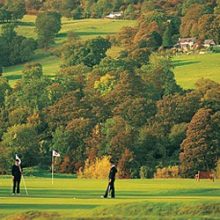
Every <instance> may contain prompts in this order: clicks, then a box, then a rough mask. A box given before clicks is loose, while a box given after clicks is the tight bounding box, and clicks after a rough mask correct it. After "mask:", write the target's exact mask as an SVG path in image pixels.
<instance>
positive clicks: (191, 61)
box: [173, 53, 220, 89]
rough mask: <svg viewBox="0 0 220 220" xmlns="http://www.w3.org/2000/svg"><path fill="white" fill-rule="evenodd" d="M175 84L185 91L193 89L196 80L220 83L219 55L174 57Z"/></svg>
mask: <svg viewBox="0 0 220 220" xmlns="http://www.w3.org/2000/svg"><path fill="white" fill-rule="evenodd" d="M173 60H174V62H173V63H174V66H175V68H174V73H175V76H176V80H177V83H178V84H179V85H181V86H182V87H183V88H185V89H189V88H194V84H195V82H196V81H197V80H198V79H201V78H208V79H211V80H214V81H216V82H220V54H218V53H217V54H197V55H181V56H176V57H174V59H173Z"/></svg>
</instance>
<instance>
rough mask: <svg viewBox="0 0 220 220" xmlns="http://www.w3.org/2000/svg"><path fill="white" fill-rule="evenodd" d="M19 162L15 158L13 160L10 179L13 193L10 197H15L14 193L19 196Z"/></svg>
mask: <svg viewBox="0 0 220 220" xmlns="http://www.w3.org/2000/svg"><path fill="white" fill-rule="evenodd" d="M20 164H21V160H19V159H18V158H17V157H16V159H15V164H14V165H13V166H12V170H11V173H12V179H13V193H12V195H15V191H16V193H17V195H20V182H21V175H22V170H21V166H20Z"/></svg>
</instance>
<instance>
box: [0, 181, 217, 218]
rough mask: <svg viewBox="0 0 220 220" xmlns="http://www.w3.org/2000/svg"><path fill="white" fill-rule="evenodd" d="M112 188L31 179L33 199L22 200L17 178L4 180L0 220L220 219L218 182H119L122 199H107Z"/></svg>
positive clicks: (99, 183) (103, 183)
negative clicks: (14, 186) (14, 190)
mask: <svg viewBox="0 0 220 220" xmlns="http://www.w3.org/2000/svg"><path fill="white" fill-rule="evenodd" d="M106 184H107V182H106V180H86V179H74V178H71V177H70V178H55V180H54V184H53V185H52V184H51V179H50V178H40V177H28V178H26V185H27V187H28V192H29V196H26V195H25V191H24V190H23V189H22V195H21V196H20V197H16V196H14V197H13V196H11V178H6V177H4V178H1V181H0V218H1V219H4V218H6V217H8V216H11V218H7V219H16V218H15V216H16V217H18V216H21V218H20V219H25V218H24V216H29V217H30V216H32V217H33V218H27V219H35V217H36V219H73V218H75V219H79V218H80V219H83V218H84V219H88V218H90V219H99V218H102V217H105V218H106V219H116V218H115V217H117V219H125V218H126V217H128V216H129V218H130V219H141V218H143V219H146V218H147V217H149V216H151V217H152V218H154V219H158V218H159V215H160V216H161V215H162V216H164V217H168V216H167V215H169V216H170V217H169V219H176V218H177V217H178V215H179V214H181V217H183V216H184V215H185V216H188V217H190V219H194V218H193V217H195V219H200V218H202V217H206V219H219V218H218V216H220V181H219V180H218V181H216V182H214V183H213V182H211V181H210V180H202V181H201V182H195V180H187V179H185V180H184V179H183V180H181V179H178V180H176V179H173V180H172V179H160V180H159V179H150V180H117V181H116V197H117V198H116V199H102V198H100V196H101V195H102V194H103V192H104V190H105V187H106ZM121 204H123V205H121ZM129 209H130V210H129ZM195 209H198V210H195ZM201 209H202V210H203V211H202V212H201ZM135 210H136V211H135ZM138 210H139V211H140V212H139V211H138ZM146 210H148V211H146ZM172 210H173V211H172ZM174 210H179V211H180V210H181V212H180V213H178V212H177V211H174ZM170 211H172V213H169V212H170ZM168 213H169V214H168ZM138 216H139V217H138ZM39 217H40V218H39ZM137 217H138V218H137ZM179 217H180V216H179ZM17 219H19V218H17ZM182 219H183V218H182Z"/></svg>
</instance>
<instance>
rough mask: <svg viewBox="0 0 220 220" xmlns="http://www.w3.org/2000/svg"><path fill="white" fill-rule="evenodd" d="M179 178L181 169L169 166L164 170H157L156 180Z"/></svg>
mask: <svg viewBox="0 0 220 220" xmlns="http://www.w3.org/2000/svg"><path fill="white" fill-rule="evenodd" d="M177 177H179V167H178V166H169V167H164V168H157V170H156V173H155V174H154V178H177Z"/></svg>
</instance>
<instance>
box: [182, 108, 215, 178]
mask: <svg viewBox="0 0 220 220" xmlns="http://www.w3.org/2000/svg"><path fill="white" fill-rule="evenodd" d="M212 118H213V111H212V110H211V109H205V108H201V109H200V110H199V111H198V112H197V113H196V114H195V115H194V116H193V118H192V120H191V122H190V124H189V126H188V129H187V132H186V139H185V140H184V141H183V142H182V144H181V152H180V169H181V175H182V176H184V177H193V176H194V175H195V174H196V173H197V172H198V171H210V170H212V169H214V168H215V166H216V162H217V160H218V156H219V155H218V154H219V138H218V136H216V132H215V127H214V126H213V123H212Z"/></svg>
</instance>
